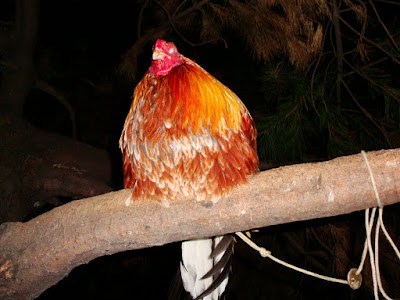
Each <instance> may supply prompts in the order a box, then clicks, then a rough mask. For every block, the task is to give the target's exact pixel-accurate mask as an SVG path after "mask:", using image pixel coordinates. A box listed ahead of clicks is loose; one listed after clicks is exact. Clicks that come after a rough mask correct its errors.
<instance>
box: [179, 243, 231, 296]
mask: <svg viewBox="0 0 400 300" xmlns="http://www.w3.org/2000/svg"><path fill="white" fill-rule="evenodd" d="M221 239H222V237H216V238H214V243H215V245H216V244H218V243H219V242H220V241H221ZM212 249H213V239H201V240H191V241H187V242H183V243H182V263H181V277H182V282H183V286H184V288H185V290H186V291H187V292H189V293H190V294H191V295H192V297H193V298H196V297H198V296H199V295H201V293H202V292H204V291H205V290H206V289H207V288H208V287H209V286H210V285H211V284H212V282H213V278H212V276H211V277H209V278H205V279H201V278H202V277H203V276H204V275H205V274H206V273H207V272H208V271H210V270H211V269H212V267H213V266H214V265H215V264H216V263H217V262H218V261H219V260H220V259H221V257H222V255H223V253H221V254H219V255H218V256H217V257H216V258H210V255H211V252H212ZM227 284H228V278H226V279H225V280H224V281H223V282H222V283H221V284H220V285H219V286H218V288H216V289H215V290H214V291H213V292H212V293H211V294H209V295H207V296H205V297H204V298H203V300H217V299H219V297H220V296H221V295H222V293H223V292H224V290H225V287H226V285H227Z"/></svg>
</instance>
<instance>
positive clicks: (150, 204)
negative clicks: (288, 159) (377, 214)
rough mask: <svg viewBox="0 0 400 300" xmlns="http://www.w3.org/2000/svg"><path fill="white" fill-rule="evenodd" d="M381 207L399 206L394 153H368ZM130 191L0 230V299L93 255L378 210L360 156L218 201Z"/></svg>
mask: <svg viewBox="0 0 400 300" xmlns="http://www.w3.org/2000/svg"><path fill="white" fill-rule="evenodd" d="M368 159H369V162H370V165H371V168H372V170H373V172H374V176H375V180H376V184H377V187H378V190H379V193H380V197H381V200H382V204H383V205H388V204H392V203H395V202H399V201H400V197H399V195H400V172H399V170H400V149H396V150H384V151H376V152H369V153H368ZM129 195H130V191H129V190H122V191H118V192H113V193H108V194H104V195H101V196H97V197H93V198H87V199H83V200H78V201H73V202H71V203H69V204H66V205H63V206H61V207H58V208H56V209H53V210H52V211H49V212H47V213H45V214H43V215H41V216H39V217H37V218H35V219H32V220H31V221H29V222H26V223H5V224H3V225H1V226H0V298H1V299H27V298H33V297H36V296H38V295H40V294H41V293H42V292H43V291H44V290H46V289H47V288H48V287H50V286H52V285H54V284H55V283H57V282H58V281H60V280H61V279H62V278H64V277H65V276H66V275H67V274H68V273H69V272H70V271H71V270H72V269H73V268H74V267H76V266H78V265H81V264H84V263H87V262H89V261H91V260H93V259H94V258H96V257H99V256H103V255H106V254H113V253H116V252H120V251H125V250H130V249H140V248H145V247H152V246H157V245H163V244H166V243H171V242H175V241H180V240H186V239H193V238H200V237H208V236H213V235H220V234H226V233H229V232H235V231H243V230H248V229H251V228H257V227H265V226H269V225H274V224H281V223H288V222H293V221H300V220H308V219H315V218H322V217H327V216H335V215H340V214H346V213H350V212H353V211H357V210H362V209H365V208H368V207H374V206H377V203H376V200H375V196H374V191H373V188H372V185H371V180H370V176H369V174H368V171H367V166H366V164H365V162H364V159H363V158H362V156H361V155H360V154H358V155H352V156H347V157H341V158H337V159H334V160H331V161H328V162H321V163H310V164H302V165H294V166H287V167H281V168H278V169H273V170H269V171H265V172H262V173H259V174H257V175H256V176H254V177H253V178H251V180H250V182H249V184H248V185H246V186H243V187H240V188H238V189H236V190H235V192H234V193H233V194H232V195H230V196H229V197H226V198H224V199H221V200H220V201H219V202H218V203H216V204H212V203H205V202H196V201H195V200H193V199H190V198H185V199H181V200H180V201H177V202H174V203H171V205H170V207H163V206H161V205H160V204H159V203H157V202H155V201H146V202H141V201H134V202H133V203H132V204H131V205H130V206H129V207H126V205H125V202H126V199H127V198H128V197H129Z"/></svg>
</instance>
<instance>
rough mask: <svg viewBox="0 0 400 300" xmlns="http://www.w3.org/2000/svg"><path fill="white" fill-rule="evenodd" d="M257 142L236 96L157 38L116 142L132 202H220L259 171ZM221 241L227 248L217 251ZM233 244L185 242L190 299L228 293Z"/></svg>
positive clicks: (184, 276)
mask: <svg viewBox="0 0 400 300" xmlns="http://www.w3.org/2000/svg"><path fill="white" fill-rule="evenodd" d="M256 137H257V131H256V129H255V126H254V122H253V119H252V118H251V116H250V113H249V112H248V110H247V109H246V107H245V106H244V104H243V103H242V102H241V101H240V99H239V98H238V96H236V94H235V93H233V92H232V91H231V90H230V89H228V88H227V87H226V86H224V85H223V84H222V83H220V82H219V81H218V80H217V79H215V78H214V77H213V76H211V75H210V74H209V73H207V72H206V71H205V70H204V69H203V68H201V67H200V66H199V65H197V64H196V63H195V62H194V61H192V60H190V59H188V58H186V57H185V56H183V55H182V54H180V53H179V52H178V50H177V48H176V47H175V45H174V44H173V43H169V42H166V41H163V40H157V42H156V44H155V46H154V50H153V60H152V64H151V66H150V68H149V70H148V72H147V73H146V75H145V76H144V77H143V79H142V80H141V81H140V82H139V84H138V85H137V86H136V89H135V92H134V95H133V102H132V106H131V108H130V110H129V113H128V116H127V118H126V120H125V124H124V128H123V131H122V134H121V138H120V141H119V143H120V148H121V150H122V154H123V169H124V186H125V188H131V189H132V199H133V200H135V199H155V200H158V201H160V202H161V203H163V204H164V205H166V206H168V204H169V202H170V201H173V200H174V199H177V198H179V197H180V196H182V195H185V196H188V195H190V196H193V197H195V198H196V199H197V200H198V201H213V202H215V201H218V199H220V198H221V197H222V196H225V195H227V194H229V192H230V191H231V190H232V188H233V187H235V186H238V185H240V184H244V183H246V182H247V177H248V176H249V175H251V174H253V173H255V172H256V171H257V170H258V157H257V149H256V148H257V145H256ZM221 240H222V244H221V245H223V246H222V247H218V248H217V250H216V251H213V249H214V248H215V247H216V245H217V244H218V243H220V241H221ZM232 240H233V239H232V238H231V237H230V238H227V237H224V238H222V237H216V238H214V239H200V240H193V241H187V242H184V243H182V263H181V276H182V281H183V284H184V288H185V289H186V291H188V292H189V293H190V294H191V295H192V297H193V298H203V299H218V297H219V296H220V295H221V294H222V293H223V291H224V289H225V286H226V284H227V282H228V278H227V276H228V273H229V268H225V265H226V263H227V260H228V258H229V256H230V255H229V254H230V253H231V251H232V247H231V246H230V245H231V243H232ZM221 248H222V249H221ZM224 251H226V253H227V254H226V255H224ZM219 261H221V262H220V263H219V264H218V265H217V266H216V267H214V266H215V265H216V264H217V263H218V262H219ZM210 270H211V272H209V271H210ZM206 273H208V274H206ZM204 275H206V276H204Z"/></svg>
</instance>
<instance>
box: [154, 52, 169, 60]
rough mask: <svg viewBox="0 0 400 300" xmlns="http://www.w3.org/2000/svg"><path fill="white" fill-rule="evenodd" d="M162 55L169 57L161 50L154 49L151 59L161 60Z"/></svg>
mask: <svg viewBox="0 0 400 300" xmlns="http://www.w3.org/2000/svg"><path fill="white" fill-rule="evenodd" d="M164 57H169V55H167V54H165V53H164V52H161V51H160V50H154V51H153V60H162V59H164Z"/></svg>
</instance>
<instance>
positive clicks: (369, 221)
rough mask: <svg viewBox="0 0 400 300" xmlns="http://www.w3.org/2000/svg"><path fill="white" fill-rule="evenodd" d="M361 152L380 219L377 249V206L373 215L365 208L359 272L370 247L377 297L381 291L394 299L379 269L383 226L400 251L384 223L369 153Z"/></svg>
mask: <svg viewBox="0 0 400 300" xmlns="http://www.w3.org/2000/svg"><path fill="white" fill-rule="evenodd" d="M361 154H362V156H363V158H364V161H365V164H366V165H367V168H368V173H369V176H370V178H371V183H372V187H373V188H374V193H375V199H376V202H377V203H378V205H379V208H378V220H377V222H376V227H375V241H374V244H375V245H374V246H375V249H374V248H373V246H372V241H371V231H372V227H373V225H374V222H375V212H376V207H375V208H373V209H372V213H371V216H369V209H366V210H365V230H366V235H367V238H366V240H365V246H364V251H363V257H362V259H361V263H360V266H359V267H358V270H357V272H361V270H362V268H363V265H364V263H365V256H366V255H364V253H365V252H366V248H368V253H369V260H370V264H371V272H372V282H373V285H374V296H375V299H376V300H379V292H380V293H381V294H382V295H383V297H384V298H385V299H387V300H393V299H392V298H390V297H389V296H388V295H387V294H386V292H385V290H384V288H383V286H382V280H381V274H380V269H379V233H380V229H381V228H382V231H383V233H384V234H385V237H386V239H387V240H388V241H389V243H390V245H391V246H392V248H393V250H394V251H395V253H396V255H397V256H398V257H399V259H400V253H399V249H398V248H397V247H396V245H395V244H394V242H393V240H392V238H391V237H390V235H389V233H388V232H387V230H386V227H385V224H384V223H383V206H382V203H381V199H380V197H379V193H378V189H377V187H376V183H375V178H374V174H373V173H372V170H371V166H370V165H369V161H368V158H367V154H366V153H365V151H364V150H363V151H361Z"/></svg>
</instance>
